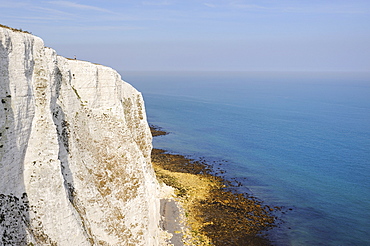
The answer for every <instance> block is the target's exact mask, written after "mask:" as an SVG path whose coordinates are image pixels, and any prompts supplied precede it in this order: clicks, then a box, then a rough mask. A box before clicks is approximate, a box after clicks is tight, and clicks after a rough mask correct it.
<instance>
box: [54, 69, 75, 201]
mask: <svg viewBox="0 0 370 246" xmlns="http://www.w3.org/2000/svg"><path fill="white" fill-rule="evenodd" d="M53 74H54V82H55V84H54V86H55V95H52V96H51V102H50V110H51V112H52V114H53V121H54V124H55V127H56V130H57V134H58V143H59V153H58V159H59V160H60V164H61V170H62V175H63V178H64V187H65V189H66V190H67V192H68V198H69V201H70V202H71V203H72V204H73V202H74V197H75V195H74V193H75V191H74V182H73V176H72V172H71V169H70V166H69V162H68V154H69V127H68V126H69V125H68V122H67V120H66V118H65V114H64V112H63V109H62V107H60V106H59V105H58V104H57V100H58V98H59V96H60V90H61V87H62V81H63V76H62V73H61V71H60V70H59V68H58V67H55V69H54V73H53ZM69 79H71V78H69Z"/></svg>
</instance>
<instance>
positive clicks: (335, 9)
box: [0, 0, 370, 71]
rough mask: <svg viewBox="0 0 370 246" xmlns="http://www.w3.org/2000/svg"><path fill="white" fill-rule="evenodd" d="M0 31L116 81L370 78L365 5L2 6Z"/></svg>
mask: <svg viewBox="0 0 370 246" xmlns="http://www.w3.org/2000/svg"><path fill="white" fill-rule="evenodd" d="M0 24H4V25H7V26H11V27H14V28H22V29H23V30H27V31H30V32H32V33H33V34H35V35H37V36H40V37H42V38H43V40H44V41H45V45H46V46H48V47H52V48H54V49H55V50H57V52H58V54H60V55H63V56H67V57H73V56H74V55H76V56H77V58H78V59H82V60H89V61H92V62H96V63H101V64H104V65H108V66H111V67H113V68H115V69H117V70H120V71H122V70H250V71H261V70H262V71H264V70H266V71H276V70H282V71H292V70H293V71H294V70H299V71H301V70H303V71H311V70H313V71H316V70H318V71H337V70H339V71H343V70H352V71H353V70H354V71H370V1H369V0H296V1H293V0H259V1H257V0H182V1H180V0H143V1H141V0H136V1H134V0H117V1H109V0H89V1H83V0H80V1H78V0H75V1H47V0H44V1H40V0H32V1H31V0H21V1H17V0H5V1H4V0H0Z"/></svg>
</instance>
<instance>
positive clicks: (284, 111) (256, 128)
mask: <svg viewBox="0 0 370 246" xmlns="http://www.w3.org/2000/svg"><path fill="white" fill-rule="evenodd" d="M121 74H122V77H123V79H124V80H125V81H128V82H129V83H131V84H132V85H133V86H134V87H136V88H137V89H138V90H139V91H141V92H142V93H143V96H144V99H145V102H146V110H147V115H148V120H149V122H150V123H152V124H155V125H158V126H161V127H162V128H163V129H164V130H166V131H169V132H171V134H170V135H167V136H162V137H158V138H155V139H154V146H155V147H156V148H163V149H167V150H169V151H171V152H175V153H181V154H185V155H191V156H193V157H205V158H206V159H208V160H210V161H215V160H216V161H218V160H224V164H223V165H222V166H221V167H222V168H223V169H224V170H226V171H227V177H229V178H237V179H238V180H239V181H241V182H242V183H243V185H244V188H240V189H244V190H241V191H247V192H249V193H251V194H253V195H254V196H256V197H258V198H259V199H261V200H263V201H264V202H265V203H267V204H270V205H277V206H283V207H284V208H285V209H286V213H285V214H281V216H280V217H281V219H282V220H283V221H284V223H283V224H282V225H281V226H280V228H279V229H274V230H272V231H271V232H270V237H271V240H272V241H273V242H274V244H276V245H370V232H369V231H370V74H356V73H352V74H350V73H337V74H329V73H316V74H309V73H306V74H305V73H231V72H230V73H217V72H215V73H205V72H204V73H203V72H192V73H190V72H188V73H185V72H182V73H174V72H168V73H166V72H156V73H154V72H146V73H142V72H140V73H139V72H122V73H121ZM289 208H291V209H292V210H289Z"/></svg>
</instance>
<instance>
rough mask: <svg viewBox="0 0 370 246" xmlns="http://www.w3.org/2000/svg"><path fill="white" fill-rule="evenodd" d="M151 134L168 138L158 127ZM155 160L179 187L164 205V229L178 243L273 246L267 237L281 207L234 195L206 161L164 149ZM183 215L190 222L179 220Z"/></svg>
mask: <svg viewBox="0 0 370 246" xmlns="http://www.w3.org/2000/svg"><path fill="white" fill-rule="evenodd" d="M151 132H152V135H153V136H161V135H165V134H167V133H166V132H165V131H162V130H161V129H160V128H157V127H154V126H151ZM151 158H152V165H153V167H154V170H155V172H156V175H157V179H158V180H159V181H160V182H162V183H164V184H166V185H168V186H170V187H173V193H174V194H175V197H173V198H170V199H169V200H166V199H162V202H161V213H162V216H163V218H164V219H163V221H162V229H164V230H166V231H167V232H169V233H171V234H173V235H174V237H173V240H171V243H172V244H174V243H175V242H176V244H174V245H183V244H184V242H185V244H190V245H271V242H270V241H269V240H268V239H267V238H266V237H264V236H263V235H262V234H263V233H264V232H266V231H267V230H268V229H270V228H272V227H274V226H275V219H276V217H274V216H273V215H272V213H273V211H274V210H279V209H280V208H279V207H270V206H267V205H265V204H263V203H262V202H260V201H258V200H256V199H255V198H251V197H248V196H247V195H246V194H237V193H233V192H232V191H231V189H229V188H231V184H230V182H227V181H226V180H224V179H223V178H222V177H219V176H215V175H212V174H211V171H212V169H211V166H210V165H208V164H207V163H205V162H200V161H195V160H192V159H189V158H186V157H184V156H182V155H174V154H169V153H167V152H166V151H165V150H160V149H153V150H152V157H151ZM171 199H172V200H171ZM176 203H178V204H176ZM181 208H183V211H181ZM181 215H182V216H183V217H184V219H185V221H181V219H179V217H180V218H181ZM185 225H186V226H185ZM180 237H183V238H182V241H180V240H179V239H180ZM184 237H185V239H184Z"/></svg>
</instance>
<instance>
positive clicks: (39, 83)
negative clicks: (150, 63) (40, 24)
mask: <svg viewBox="0 0 370 246" xmlns="http://www.w3.org/2000/svg"><path fill="white" fill-rule="evenodd" d="M0 100H1V103H0V245H2V244H4V245H6V244H9V245H27V243H32V244H33V245H158V244H159V239H158V235H159V227H158V221H159V199H158V183H157V181H156V179H155V175H154V172H153V170H152V167H151V164H150V151H151V148H152V146H151V140H152V139H151V134H150V130H149V127H148V124H147V121H146V115H145V111H144V103H143V99H142V96H141V94H140V93H139V92H138V91H136V90H135V89H134V88H133V87H132V86H131V85H129V84H127V83H126V82H124V81H122V80H121V78H120V76H119V74H118V73H117V72H115V71H114V70H113V69H111V68H108V67H104V66H101V65H95V64H92V63H89V62H84V61H78V60H69V59H66V58H63V57H60V56H58V55H57V54H56V52H55V51H54V50H52V49H50V48H45V47H44V43H43V41H42V40H41V39H40V38H38V37H35V36H33V35H30V34H26V33H22V32H16V31H13V30H10V29H6V28H2V27H0ZM32 244H30V245H32Z"/></svg>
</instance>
